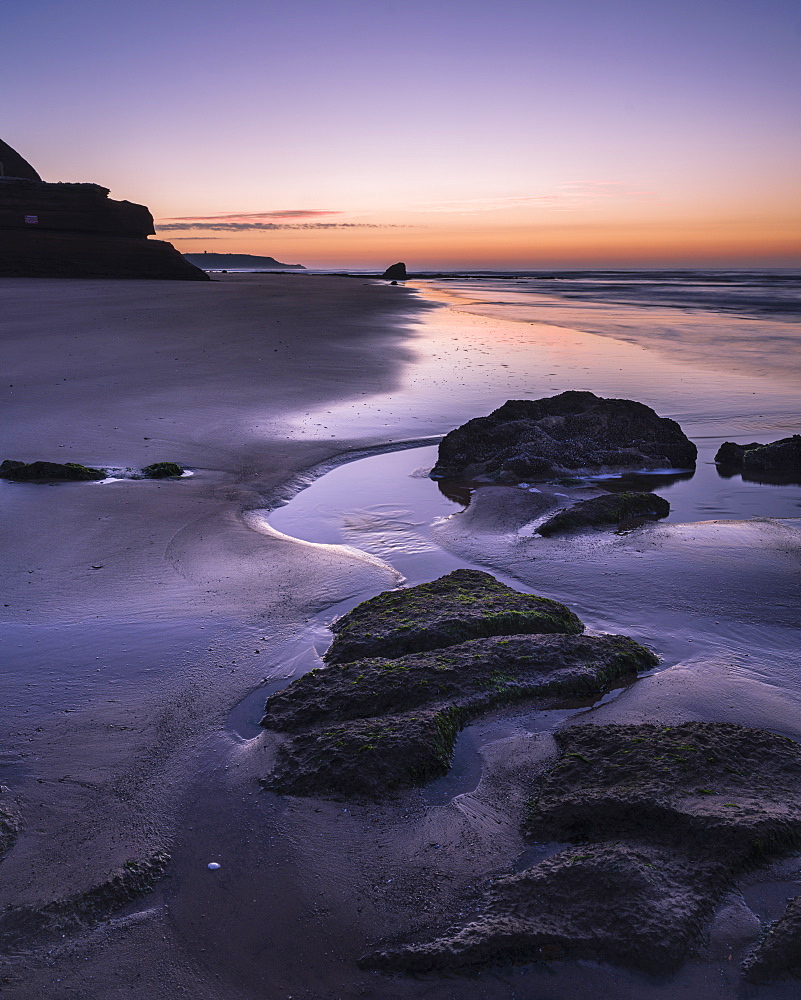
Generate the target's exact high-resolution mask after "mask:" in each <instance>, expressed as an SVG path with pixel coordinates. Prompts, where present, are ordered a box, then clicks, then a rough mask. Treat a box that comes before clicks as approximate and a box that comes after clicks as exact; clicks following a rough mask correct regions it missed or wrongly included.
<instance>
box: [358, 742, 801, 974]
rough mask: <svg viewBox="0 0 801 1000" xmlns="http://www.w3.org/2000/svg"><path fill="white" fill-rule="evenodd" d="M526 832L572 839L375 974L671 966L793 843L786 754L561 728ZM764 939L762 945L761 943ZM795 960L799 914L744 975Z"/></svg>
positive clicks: (381, 952) (372, 958)
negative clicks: (563, 961)
mask: <svg viewBox="0 0 801 1000" xmlns="http://www.w3.org/2000/svg"><path fill="white" fill-rule="evenodd" d="M555 736H556V741H557V746H558V750H559V755H558V759H557V761H556V763H555V764H554V766H553V767H552V768H551V770H550V771H549V772H548V773H547V774H546V776H545V778H544V780H543V781H542V783H541V785H540V787H539V790H538V793H537V794H536V795H535V797H534V798H533V799H532V801H531V803H530V808H529V814H528V817H527V819H526V821H525V824H524V826H525V830H526V832H527V833H528V834H529V835H532V836H536V837H537V839H538V840H540V841H546V842H549V841H557V842H558V841H565V840H567V841H573V842H576V841H578V842H579V843H580V846H576V847H573V848H569V849H568V850H565V851H561V852H560V853H558V854H555V855H553V856H552V857H550V858H547V859H546V860H544V861H542V862H540V864H538V865H537V866H535V867H534V868H531V869H529V870H527V871H524V872H522V873H520V874H516V875H511V876H508V877H505V878H501V879H498V880H497V881H495V882H494V884H493V885H492V886H491V888H490V889H489V890H488V892H487V896H486V902H485V904H484V906H483V907H482V910H481V912H480V914H479V916H478V917H476V918H475V919H474V920H472V921H471V922H470V923H467V924H465V925H463V926H461V927H458V926H457V927H454V928H450V929H448V930H447V931H446V932H445V933H444V934H440V935H439V936H436V937H433V938H432V939H431V940H430V941H427V942H422V943H420V942H412V943H408V944H401V945H397V946H390V947H384V948H379V949H376V950H375V951H373V952H372V953H370V954H368V955H366V956H365V957H364V959H363V960H362V964H363V965H364V966H365V967H368V968H375V969H383V970H386V971H401V972H423V971H426V970H448V969H455V970H460V969H470V968H474V967H477V966H482V965H484V966H485V965H497V964H504V963H509V962H531V961H537V960H552V959H560V958H591V959H595V960H599V961H605V962H614V963H619V964H623V965H629V966H633V967H635V968H639V969H642V970H644V971H646V972H650V973H664V972H668V971H670V970H672V969H675V968H677V967H678V966H679V965H680V964H681V963H682V961H684V959H685V958H686V957H687V955H688V954H689V953H690V952H691V951H692V950H693V949H694V948H695V947H697V946H698V945H699V944H700V943H701V938H702V932H703V930H704V926H705V924H706V922H707V921H708V920H709V919H710V918H711V916H712V914H713V911H714V907H715V905H716V903H717V901H718V900H719V899H720V897H721V896H722V895H723V893H724V892H725V891H726V890H727V889H728V888H730V886H731V883H732V880H733V879H734V878H735V877H736V875H737V874H738V873H739V872H741V871H742V870H743V869H745V868H746V867H747V866H750V865H752V864H754V863H756V862H758V861H761V860H764V859H767V858H769V857H770V856H771V855H777V854H782V853H787V852H788V851H790V850H792V849H793V848H794V847H796V846H797V845H798V843H799V842H801V794H800V793H801V747H800V746H799V745H798V744H796V743H794V742H792V741H791V740H789V739H786V738H784V737H781V736H776V735H775V734H773V733H769V732H764V731H761V730H755V729H747V728H744V727H742V726H734V725H726V724H716V723H701V722H691V723H684V724H682V725H678V726H659V725H653V724H649V725H639V726H617V725H609V726H591V725H590V726H571V727H569V728H567V729H564V730H562V731H560V732H557V733H556V734H555ZM771 935H772V936H771ZM799 958H801V901H800V902H798V903H794V904H792V906H791V907H788V914H787V916H786V917H785V918H784V920H783V921H780V922H779V923H778V924H777V925H776V927H775V928H774V930H773V931H772V932H771V934H769V935H768V937H766V938H765V940H764V941H763V943H762V945H761V946H760V948H759V949H758V950H757V951H756V953H755V954H754V955H753V956H752V958H751V959H750V960H749V963H747V965H746V974H747V975H749V976H751V977H752V978H765V977H766V975H767V974H768V973H770V974H773V973H774V972H775V970H777V969H780V970H787V969H788V968H791V967H793V966H794V964H797V963H798V961H799Z"/></svg>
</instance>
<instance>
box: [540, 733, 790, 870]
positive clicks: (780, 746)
mask: <svg viewBox="0 0 801 1000" xmlns="http://www.w3.org/2000/svg"><path fill="white" fill-rule="evenodd" d="M556 741H557V744H558V746H559V760H558V761H557V763H556V765H555V766H554V768H553V770H552V771H551V772H550V774H549V776H548V778H547V780H546V781H545V783H544V785H543V787H542V789H541V791H540V793H539V795H538V796H537V798H536V799H535V800H534V802H533V803H532V808H531V812H530V814H529V817H528V820H527V830H528V832H529V833H531V834H532V835H535V836H536V835H540V834H543V833H544V832H545V831H547V832H548V834H549V836H550V835H554V836H556V837H557V838H558V837H562V838H564V839H566V840H576V839H586V838H590V839H599V838H602V837H609V836H615V837H618V836H631V837H646V838H649V839H653V838H658V839H660V840H665V839H668V840H670V841H671V842H677V843H679V844H680V845H682V846H683V848H684V849H688V848H690V847H694V848H697V849H699V850H703V851H705V850H706V849H707V847H708V845H709V844H710V842H714V844H715V845H716V850H717V851H720V852H721V853H726V854H727V855H729V856H733V855H734V854H737V855H738V856H741V857H742V858H745V857H751V856H753V857H757V856H761V855H762V854H765V853H767V852H770V851H775V850H778V849H781V848H784V847H786V846H787V845H788V844H792V843H795V842H797V841H798V842H801V747H800V746H799V745H798V744H797V743H794V742H793V741H792V740H790V739H787V738H786V737H783V736H776V735H775V734H774V733H768V732H764V731H763V730H760V729H747V728H745V727H743V726H735V725H728V724H723V723H705V722H686V723H683V724H681V725H678V726H658V725H641V726H612V725H610V726H571V727H569V728H568V729H563V730H561V731H560V732H558V733H557V734H556Z"/></svg>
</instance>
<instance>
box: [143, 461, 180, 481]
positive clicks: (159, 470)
mask: <svg viewBox="0 0 801 1000" xmlns="http://www.w3.org/2000/svg"><path fill="white" fill-rule="evenodd" d="M142 474H143V475H145V476H146V477H147V478H148V479H167V478H169V477H170V476H182V475H183V474H184V470H183V469H182V468H181V466H180V465H177V464H176V463H175V462H154V463H153V464H152V465H146V466H145V467H144V469H142Z"/></svg>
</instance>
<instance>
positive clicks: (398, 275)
mask: <svg viewBox="0 0 801 1000" xmlns="http://www.w3.org/2000/svg"><path fill="white" fill-rule="evenodd" d="M381 277H382V278H394V279H395V280H396V281H403V280H404V279H406V278H408V277H409V275H408V274H407V273H406V265H405V264H404V263H403V262H402V261H401V262H400V263H398V264H390V266H389V267H388V268H387V269H386V271H384V273H383V274H382V275H381Z"/></svg>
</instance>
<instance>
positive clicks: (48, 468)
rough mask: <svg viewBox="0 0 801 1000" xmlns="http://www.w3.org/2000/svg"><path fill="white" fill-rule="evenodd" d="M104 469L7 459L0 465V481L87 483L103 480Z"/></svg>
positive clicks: (104, 476)
mask: <svg viewBox="0 0 801 1000" xmlns="http://www.w3.org/2000/svg"><path fill="white" fill-rule="evenodd" d="M105 478H106V472H105V470H104V469H91V468H89V467H88V466H86V465H79V464H78V463H77V462H64V463H63V464H62V463H61V462H16V461H14V460H13V459H10V458H7V459H6V460H5V461H4V462H3V463H2V464H0V479H11V480H13V481H14V482H17V483H51V482H61V481H71V482H87V481H89V480H98V479H105Z"/></svg>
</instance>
